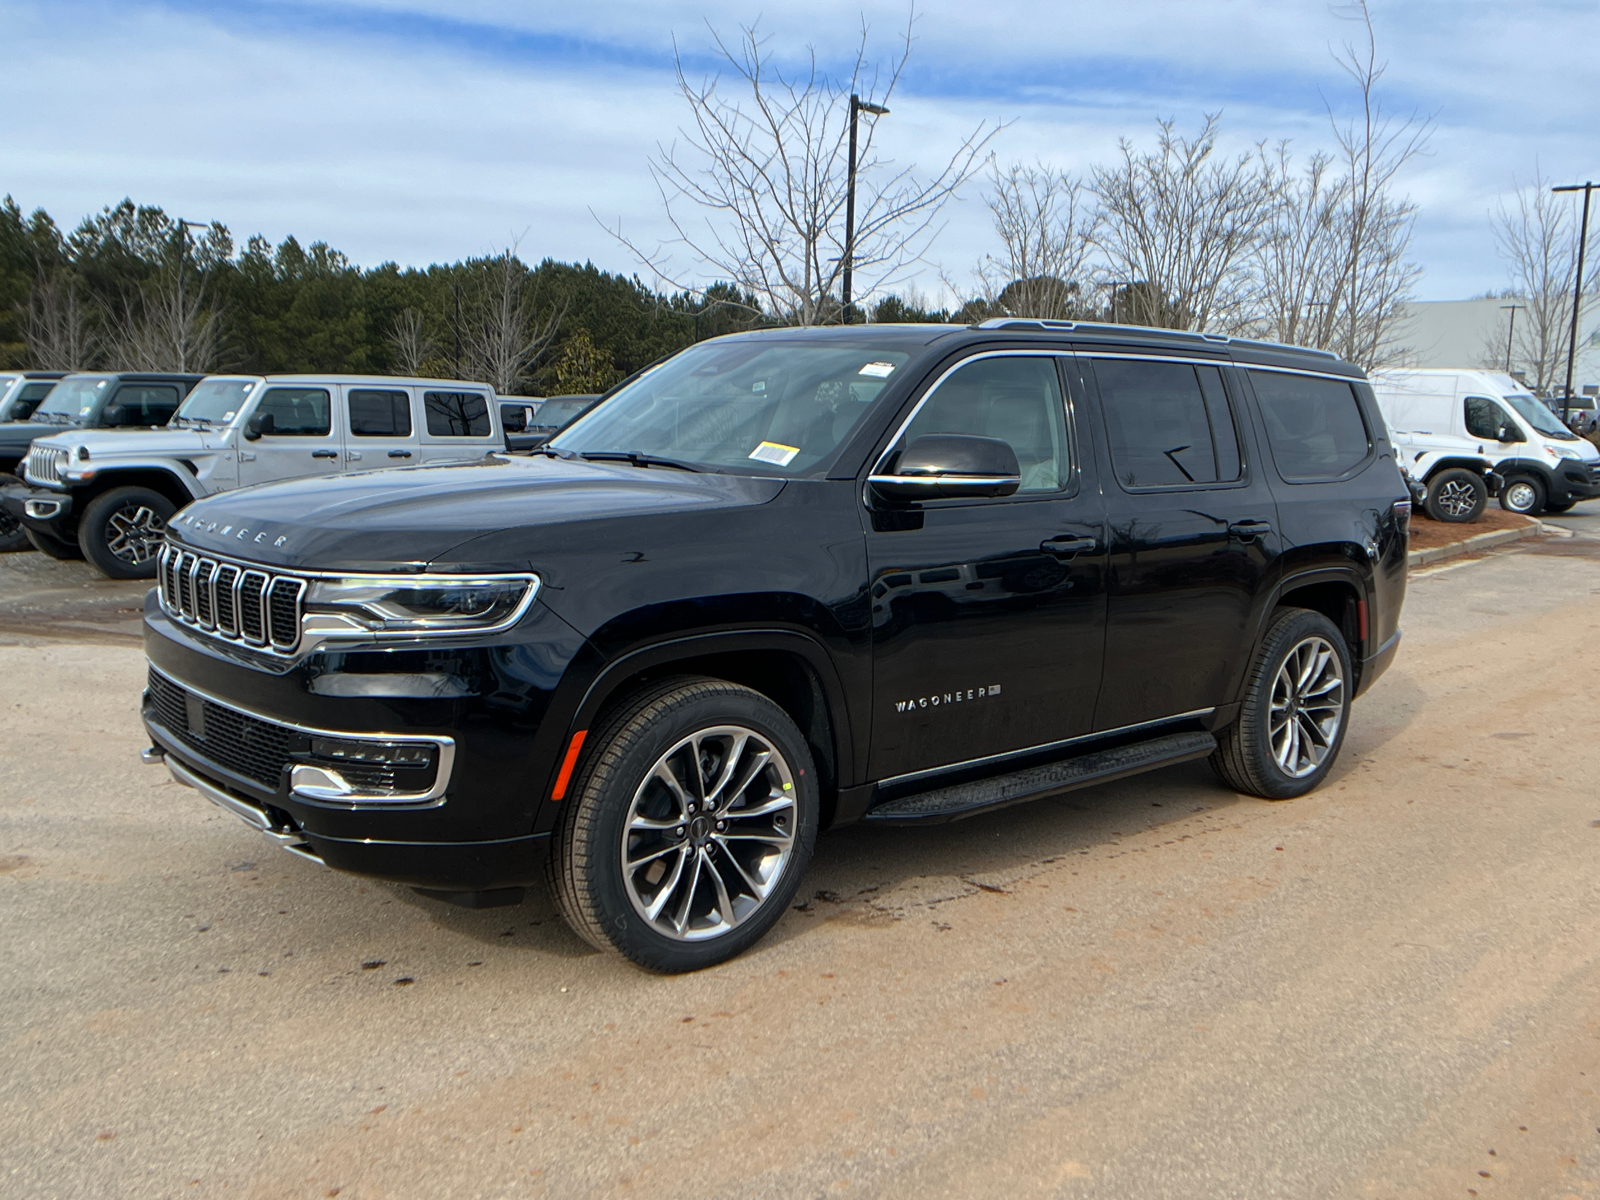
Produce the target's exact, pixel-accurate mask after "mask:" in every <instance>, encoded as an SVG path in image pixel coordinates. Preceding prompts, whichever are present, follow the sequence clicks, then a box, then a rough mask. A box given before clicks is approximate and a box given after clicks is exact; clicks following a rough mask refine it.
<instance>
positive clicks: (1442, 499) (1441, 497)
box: [1423, 467, 1489, 523]
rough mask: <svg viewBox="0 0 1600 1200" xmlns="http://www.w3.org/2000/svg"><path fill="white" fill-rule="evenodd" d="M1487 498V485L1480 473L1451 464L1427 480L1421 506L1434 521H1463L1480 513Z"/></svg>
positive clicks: (1486, 502) (1471, 518)
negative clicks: (1426, 494)
mask: <svg viewBox="0 0 1600 1200" xmlns="http://www.w3.org/2000/svg"><path fill="white" fill-rule="evenodd" d="M1488 502H1489V487H1488V485H1487V484H1485V483H1484V482H1483V476H1481V475H1475V474H1473V473H1472V472H1471V471H1469V470H1467V469H1466V468H1465V467H1451V468H1449V469H1448V470H1444V471H1440V472H1439V473H1438V474H1437V475H1435V476H1434V477H1433V478H1432V479H1430V480H1429V481H1428V496H1427V499H1426V500H1425V501H1423V509H1424V510H1425V511H1426V512H1427V514H1428V516H1430V517H1432V518H1433V519H1434V520H1435V521H1448V522H1452V523H1464V522H1467V521H1476V520H1477V519H1478V518H1479V517H1481V516H1482V515H1483V509H1484V506H1485V505H1486V504H1488Z"/></svg>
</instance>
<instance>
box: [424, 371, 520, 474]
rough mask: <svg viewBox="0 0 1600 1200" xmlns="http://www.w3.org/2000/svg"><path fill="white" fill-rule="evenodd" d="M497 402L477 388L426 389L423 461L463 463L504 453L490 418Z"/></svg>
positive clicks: (502, 444)
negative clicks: (492, 405) (492, 451)
mask: <svg viewBox="0 0 1600 1200" xmlns="http://www.w3.org/2000/svg"><path fill="white" fill-rule="evenodd" d="M493 399H494V398H493V397H492V396H491V395H490V394H489V393H488V392H487V391H480V390H477V389H473V388H466V387H462V388H451V389H446V388H423V389H422V414H423V417H422V420H423V424H422V461H423V462H425V463H441V462H463V461H467V460H470V459H475V458H482V457H483V456H484V455H485V454H487V453H488V452H489V451H491V450H499V449H503V448H504V442H505V439H504V438H496V437H495V422H494V421H493V420H492V419H491V418H490V416H489V406H490V405H491V404H492V403H493Z"/></svg>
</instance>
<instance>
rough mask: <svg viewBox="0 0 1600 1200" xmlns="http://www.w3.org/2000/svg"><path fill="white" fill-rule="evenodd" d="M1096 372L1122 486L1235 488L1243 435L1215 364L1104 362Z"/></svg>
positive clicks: (1098, 361) (1101, 360) (1098, 362)
mask: <svg viewBox="0 0 1600 1200" xmlns="http://www.w3.org/2000/svg"><path fill="white" fill-rule="evenodd" d="M1094 375H1095V380H1096V382H1098V383H1099V385H1100V398H1101V400H1102V401H1103V407H1104V409H1105V415H1106V432H1107V436H1108V438H1109V440H1110V443H1111V461H1112V464H1113V466H1114V467H1115V468H1116V472H1117V480H1118V482H1119V483H1121V484H1122V486H1123V487H1128V488H1145V487H1188V486H1192V485H1195V484H1208V483H1233V482H1236V481H1237V480H1238V479H1239V478H1240V477H1241V474H1242V466H1241V463H1240V458H1239V435H1238V433H1237V431H1236V430H1235V428H1234V423H1233V412H1232V410H1231V409H1230V408H1229V405H1228V396H1227V393H1226V392H1225V391H1224V390H1223V387H1222V372H1221V370H1220V369H1218V368H1217V367H1208V366H1202V365H1197V364H1194V363H1182V362H1160V361H1155V360H1149V359H1115V358H1099V359H1095V361H1094Z"/></svg>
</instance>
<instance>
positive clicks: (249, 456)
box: [239, 450, 256, 462]
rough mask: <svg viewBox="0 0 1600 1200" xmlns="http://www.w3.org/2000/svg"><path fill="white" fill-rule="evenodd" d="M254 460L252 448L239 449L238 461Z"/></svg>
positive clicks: (254, 455) (254, 453)
mask: <svg viewBox="0 0 1600 1200" xmlns="http://www.w3.org/2000/svg"><path fill="white" fill-rule="evenodd" d="M255 460H256V452H255V451H254V450H241V451H239V461H240V462H255Z"/></svg>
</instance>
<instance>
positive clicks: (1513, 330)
mask: <svg viewBox="0 0 1600 1200" xmlns="http://www.w3.org/2000/svg"><path fill="white" fill-rule="evenodd" d="M1527 307H1528V306H1527V305H1526V304H1502V305H1501V306H1500V311H1501V312H1505V311H1506V310H1507V309H1510V310H1511V325H1510V327H1509V328H1508V329H1507V330H1506V374H1507V375H1509V374H1511V339H1512V338H1514V337H1516V335H1517V310H1518V309H1520V308H1527Z"/></svg>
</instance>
